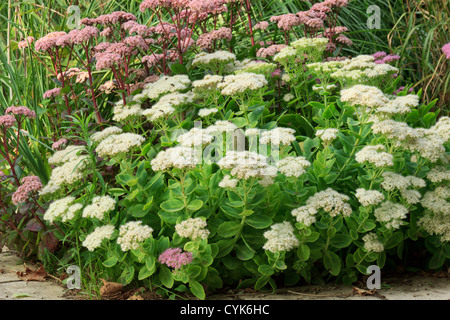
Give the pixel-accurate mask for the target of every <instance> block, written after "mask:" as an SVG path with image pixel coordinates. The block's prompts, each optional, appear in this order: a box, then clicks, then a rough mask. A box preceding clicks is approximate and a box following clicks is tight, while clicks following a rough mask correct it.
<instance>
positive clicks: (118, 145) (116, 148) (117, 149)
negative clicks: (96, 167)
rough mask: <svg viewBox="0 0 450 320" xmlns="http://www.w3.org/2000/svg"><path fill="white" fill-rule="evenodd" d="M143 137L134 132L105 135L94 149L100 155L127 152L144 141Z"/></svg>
mask: <svg viewBox="0 0 450 320" xmlns="http://www.w3.org/2000/svg"><path fill="white" fill-rule="evenodd" d="M144 141H145V138H144V137H142V136H141V135H139V134H136V133H129V132H127V133H120V134H114V135H110V136H108V137H106V138H105V139H104V140H102V141H101V142H100V143H99V145H98V146H97V148H95V151H96V152H97V154H98V155H99V156H100V157H114V156H117V155H120V154H127V153H129V152H131V151H132V150H133V149H135V148H138V147H140V146H141V145H142V143H144Z"/></svg>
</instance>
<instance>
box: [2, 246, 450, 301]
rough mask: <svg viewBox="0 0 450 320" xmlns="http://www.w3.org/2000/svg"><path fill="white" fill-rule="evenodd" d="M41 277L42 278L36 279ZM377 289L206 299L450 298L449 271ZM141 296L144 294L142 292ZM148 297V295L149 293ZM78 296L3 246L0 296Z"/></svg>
mask: <svg viewBox="0 0 450 320" xmlns="http://www.w3.org/2000/svg"><path fill="white" fill-rule="evenodd" d="M39 280H43V281H39ZM381 282H382V288H381V289H380V290H368V289H367V288H364V286H363V285H362V284H361V285H360V286H344V285H333V284H327V285H309V286H302V287H292V288H289V289H279V290H277V291H276V292H275V293H274V294H273V293H272V292H253V291H252V290H248V289H247V290H243V291H234V290H233V291H232V290H230V291H228V292H225V293H221V294H213V295H209V296H208V297H207V300H380V299H382V300H385V299H387V300H450V275H449V272H445V271H441V272H438V273H428V272H419V273H408V274H402V275H401V276H389V277H385V278H384V279H383V275H382V280H381ZM143 296H144V298H145V297H146V296H148V295H143ZM150 297H151V295H150ZM18 299H23V300H65V299H80V297H79V296H77V295H74V294H70V293H69V290H67V288H66V287H65V286H63V285H62V283H61V281H60V280H59V279H58V278H56V277H53V276H51V275H46V276H45V279H42V278H41V277H40V274H39V269H38V268H36V267H35V266H34V265H32V264H24V261H23V260H21V259H20V258H19V257H17V256H16V255H15V254H14V253H13V252H11V251H9V250H8V249H6V248H3V251H2V252H1V253H0V300H18Z"/></svg>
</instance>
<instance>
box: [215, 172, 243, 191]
mask: <svg viewBox="0 0 450 320" xmlns="http://www.w3.org/2000/svg"><path fill="white" fill-rule="evenodd" d="M238 182H239V180H238V179H232V178H231V176H230V175H229V174H227V175H225V176H224V177H223V179H222V181H220V182H219V187H221V188H225V189H234V188H236V186H237V184H238Z"/></svg>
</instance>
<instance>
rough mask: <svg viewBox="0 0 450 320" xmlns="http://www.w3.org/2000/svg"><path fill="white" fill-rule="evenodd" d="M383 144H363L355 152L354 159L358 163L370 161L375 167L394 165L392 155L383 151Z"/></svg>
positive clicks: (384, 149)
mask: <svg viewBox="0 0 450 320" xmlns="http://www.w3.org/2000/svg"><path fill="white" fill-rule="evenodd" d="M385 151H386V147H385V146H384V145H381V144H379V145H376V146H365V147H363V148H362V149H361V150H360V151H358V152H357V153H356V154H355V160H356V162H358V163H371V164H373V165H374V166H375V167H378V168H380V167H390V166H393V165H394V157H393V155H391V154H390V153H387V152H385Z"/></svg>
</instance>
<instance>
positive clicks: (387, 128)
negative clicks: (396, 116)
mask: <svg viewBox="0 0 450 320" xmlns="http://www.w3.org/2000/svg"><path fill="white" fill-rule="evenodd" d="M436 126H437V125H436ZM436 126H434V127H431V128H430V129H424V128H411V127H409V126H408V125H407V124H406V123H404V122H398V121H394V120H391V119H388V120H383V121H380V122H376V123H374V124H373V125H372V131H373V133H375V134H382V135H385V136H386V137H387V138H389V139H391V140H393V142H394V143H395V146H397V147H402V148H403V149H406V150H408V151H410V152H418V153H419V154H420V155H421V156H422V157H423V158H425V159H428V160H430V161H431V162H437V161H439V160H441V159H442V158H443V157H445V147H444V143H445V142H446V141H445V138H446V137H445V136H443V135H442V134H443V130H441V131H438V130H437V129H436ZM444 134H445V133H444Z"/></svg>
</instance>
